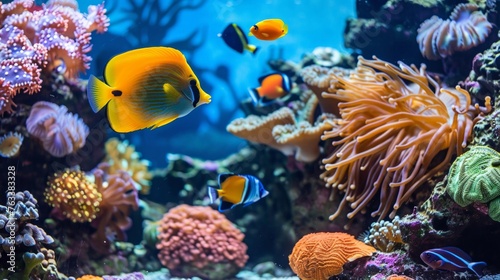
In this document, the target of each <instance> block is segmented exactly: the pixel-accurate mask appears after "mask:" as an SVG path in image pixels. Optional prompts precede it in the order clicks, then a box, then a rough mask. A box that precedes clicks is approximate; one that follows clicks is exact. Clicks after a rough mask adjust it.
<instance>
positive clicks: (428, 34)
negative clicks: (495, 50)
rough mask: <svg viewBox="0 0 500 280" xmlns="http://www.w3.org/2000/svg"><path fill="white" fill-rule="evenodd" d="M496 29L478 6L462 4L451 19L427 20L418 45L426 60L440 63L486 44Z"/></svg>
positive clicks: (420, 32)
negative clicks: (491, 32)
mask: <svg viewBox="0 0 500 280" xmlns="http://www.w3.org/2000/svg"><path fill="white" fill-rule="evenodd" d="M492 26H493V25H492V24H491V23H490V22H488V20H487V18H486V16H485V15H484V14H483V13H482V12H480V11H478V6H477V5H475V4H463V3H462V4H458V5H457V6H456V7H455V9H454V10H453V12H452V13H451V15H450V19H447V20H442V19H441V18H439V17H437V16H432V17H431V18H429V19H427V20H426V21H424V22H423V23H422V24H421V25H420V28H419V29H418V35H417V42H418V44H419V46H420V52H421V53H422V55H423V56H424V57H426V58H428V59H433V60H436V59H440V58H444V57H447V56H449V55H451V54H453V53H454V52H456V51H465V50H468V49H471V48H472V47H475V46H477V45H479V44H481V43H483V42H484V41H485V40H486V37H488V35H489V33H490V31H491V28H492Z"/></svg>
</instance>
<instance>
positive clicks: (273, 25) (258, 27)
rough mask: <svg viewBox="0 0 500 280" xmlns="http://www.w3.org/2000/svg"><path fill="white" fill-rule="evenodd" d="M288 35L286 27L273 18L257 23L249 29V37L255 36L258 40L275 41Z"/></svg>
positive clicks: (279, 20) (280, 21)
mask: <svg viewBox="0 0 500 280" xmlns="http://www.w3.org/2000/svg"><path fill="white" fill-rule="evenodd" d="M287 33H288V25H286V24H285V23H284V22H283V21H282V20H281V19H277V18H273V19H266V20H263V21H259V22H258V23H256V24H254V25H253V26H252V27H250V32H249V33H248V35H249V36H252V35H253V36H255V38H257V39H260V40H266V41H270V40H276V39H278V38H281V37H283V36H285V35H286V34H287Z"/></svg>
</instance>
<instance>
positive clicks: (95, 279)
mask: <svg viewBox="0 0 500 280" xmlns="http://www.w3.org/2000/svg"><path fill="white" fill-rule="evenodd" d="M102 279H103V278H102V277H99V276H94V275H83V276H82V277H78V278H76V280H102Z"/></svg>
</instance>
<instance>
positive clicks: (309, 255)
mask: <svg viewBox="0 0 500 280" xmlns="http://www.w3.org/2000/svg"><path fill="white" fill-rule="evenodd" d="M375 251H376V250H375V248H373V247H372V246H369V245H366V244H364V243H363V242H361V241H358V240H356V239H354V236H352V235H350V234H347V233H342V232H317V233H311V234H308V235H305V236H304V237H302V238H301V239H300V240H299V241H298V242H297V243H296V244H295V246H294V247H293V251H292V253H291V254H290V256H289V257H288V258H289V259H290V267H291V268H292V270H293V272H295V273H296V274H297V275H298V276H299V277H300V279H304V280H327V279H329V278H330V277H332V276H334V275H338V274H340V273H342V270H343V269H342V266H344V264H346V263H347V262H351V261H354V260H356V259H358V258H362V257H367V256H371V255H372V254H373V253H374V252H375Z"/></svg>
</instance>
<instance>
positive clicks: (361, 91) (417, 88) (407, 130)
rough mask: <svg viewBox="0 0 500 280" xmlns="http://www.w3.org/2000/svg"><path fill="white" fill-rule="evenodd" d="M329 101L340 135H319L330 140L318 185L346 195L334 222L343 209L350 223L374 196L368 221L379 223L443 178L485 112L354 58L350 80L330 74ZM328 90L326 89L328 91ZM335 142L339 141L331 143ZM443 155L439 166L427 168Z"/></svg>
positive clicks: (413, 76)
mask: <svg viewBox="0 0 500 280" xmlns="http://www.w3.org/2000/svg"><path fill="white" fill-rule="evenodd" d="M330 78H331V79H332V80H334V81H336V85H335V87H334V88H335V93H328V92H327V93H323V95H324V96H325V97H330V98H334V99H337V100H339V101H340V103H339V109H340V113H341V117H342V120H340V121H339V124H340V128H338V129H333V130H331V131H327V132H325V134H324V135H323V137H322V139H323V140H327V139H334V140H337V141H334V142H333V146H334V147H335V149H334V152H333V153H332V154H331V156H329V157H328V158H325V159H324V160H323V163H324V164H325V169H326V171H325V172H324V173H323V174H322V175H321V177H322V178H323V179H324V180H325V181H326V186H327V187H332V188H334V189H338V190H339V191H342V192H345V195H344V197H343V199H342V201H341V203H340V205H339V207H338V209H337V211H336V212H335V213H334V214H333V215H331V216H330V219H331V220H333V219H335V218H336V217H337V216H338V215H339V214H340V212H341V210H342V209H343V208H344V207H345V206H346V205H349V206H350V207H351V208H352V209H353V211H351V212H350V213H349V214H348V217H349V218H352V217H353V216H354V215H356V214H357V213H359V212H360V211H362V210H363V209H364V208H365V207H366V205H367V204H368V203H369V202H370V201H372V199H373V198H374V197H375V195H376V194H377V193H379V194H380V202H379V208H378V209H377V210H376V211H375V212H373V213H372V216H380V217H379V220H381V219H383V218H384V217H385V216H386V215H387V214H388V213H389V212H390V210H391V208H393V209H394V210H393V211H392V212H391V213H390V216H391V217H394V216H395V212H396V210H397V209H398V208H399V207H400V206H401V205H402V204H403V203H404V202H406V201H407V200H408V199H409V198H410V196H411V195H412V194H413V192H414V191H415V190H416V189H417V188H418V187H420V186H421V185H422V184H423V183H425V182H426V180H427V179H429V178H431V177H432V176H433V175H434V174H436V173H437V172H439V171H442V170H443V169H444V168H445V167H446V166H447V165H448V164H449V163H450V161H451V159H452V157H453V156H454V155H459V154H461V153H462V152H463V148H465V147H466V145H467V142H468V141H469V139H470V136H471V132H472V127H473V120H474V118H475V117H476V116H477V115H478V114H480V113H481V112H488V111H490V110H491V106H490V104H489V98H488V99H487V101H486V103H487V108H480V107H479V106H478V105H476V107H474V106H471V100H470V96H469V93H468V92H467V91H465V90H463V89H460V88H458V87H457V88H456V89H443V88H441V86H440V84H439V83H438V81H436V80H434V79H432V78H431V77H430V76H429V75H428V74H427V73H426V71H425V66H424V65H423V66H421V67H420V69H419V68H417V67H415V66H413V65H412V66H411V67H410V66H407V65H405V64H403V63H400V67H396V66H395V65H392V64H389V63H386V62H384V61H382V60H378V59H376V58H375V60H365V59H363V58H361V57H360V58H359V61H358V67H357V69H356V70H355V72H353V73H351V74H350V76H349V78H346V77H343V76H339V75H335V74H331V77H330ZM331 88H332V87H331ZM338 137H342V138H341V139H340V140H338ZM441 151H445V154H444V159H443V160H441V161H439V162H438V163H437V164H436V165H435V166H434V165H432V164H431V163H432V162H433V159H434V158H435V157H436V156H437V155H438V153H440V152H441Z"/></svg>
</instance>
